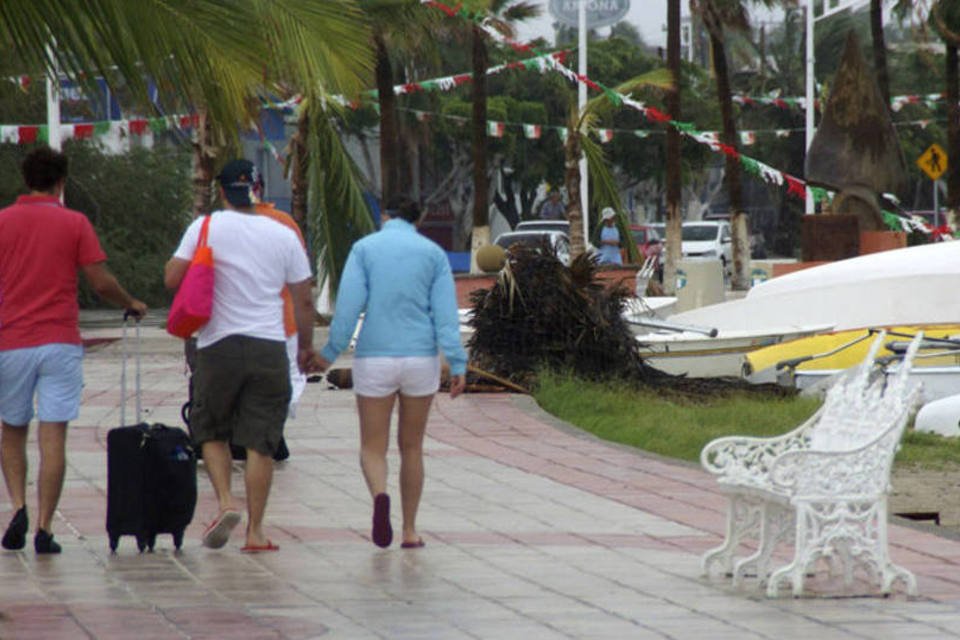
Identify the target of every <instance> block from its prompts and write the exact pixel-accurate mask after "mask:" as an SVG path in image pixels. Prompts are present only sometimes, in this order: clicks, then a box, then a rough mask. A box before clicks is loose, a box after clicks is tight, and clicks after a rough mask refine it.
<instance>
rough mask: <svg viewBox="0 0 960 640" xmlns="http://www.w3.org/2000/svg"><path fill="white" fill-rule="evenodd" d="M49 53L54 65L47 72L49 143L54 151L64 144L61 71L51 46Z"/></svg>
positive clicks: (48, 48) (48, 49)
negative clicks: (61, 111)
mask: <svg viewBox="0 0 960 640" xmlns="http://www.w3.org/2000/svg"><path fill="white" fill-rule="evenodd" d="M47 54H48V55H49V56H50V60H51V61H52V65H53V66H52V67H51V69H50V71H49V72H47V144H49V145H50V148H51V149H53V150H54V151H60V149H61V147H62V146H63V144H62V137H61V135H60V73H59V70H58V68H57V63H56V58H55V57H54V56H53V49H52V48H51V47H47Z"/></svg>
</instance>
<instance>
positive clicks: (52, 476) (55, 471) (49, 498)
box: [37, 422, 67, 533]
mask: <svg viewBox="0 0 960 640" xmlns="http://www.w3.org/2000/svg"><path fill="white" fill-rule="evenodd" d="M37 438H38V439H39V444H40V472H39V474H38V481H37V484H38V485H39V491H38V493H39V494H40V496H39V498H40V505H39V513H38V514H37V528H38V529H43V530H44V531H46V532H48V533H49V532H50V525H51V523H52V521H53V514H54V512H55V511H56V510H57V504H58V503H59V502H60V492H61V491H62V490H63V476H64V472H65V470H66V466H67V454H66V444H67V423H66V422H41V423H40V428H39V430H38V431H37Z"/></svg>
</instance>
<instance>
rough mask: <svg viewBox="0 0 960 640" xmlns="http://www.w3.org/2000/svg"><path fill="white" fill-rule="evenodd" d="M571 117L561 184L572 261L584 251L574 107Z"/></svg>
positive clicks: (576, 113)
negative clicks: (563, 186)
mask: <svg viewBox="0 0 960 640" xmlns="http://www.w3.org/2000/svg"><path fill="white" fill-rule="evenodd" d="M570 110H571V117H570V123H569V124H568V129H567V130H568V133H567V142H566V144H565V145H564V168H563V182H564V185H565V186H566V187H567V220H569V221H570V259H571V260H573V259H574V258H576V257H577V256H579V255H580V254H581V253H583V252H584V251H586V249H587V245H586V240H585V238H584V237H583V212H582V211H581V210H580V158H581V156H582V155H583V150H582V149H581V147H580V129H579V124H580V123H579V117H578V116H579V113H578V111H577V106H576V105H571V107H570Z"/></svg>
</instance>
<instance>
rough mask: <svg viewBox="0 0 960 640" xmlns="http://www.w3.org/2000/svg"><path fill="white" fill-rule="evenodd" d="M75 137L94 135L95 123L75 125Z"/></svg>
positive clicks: (79, 138)
mask: <svg viewBox="0 0 960 640" xmlns="http://www.w3.org/2000/svg"><path fill="white" fill-rule="evenodd" d="M73 137H74V138H77V139H78V140H83V139H85V138H92V137H93V123H92V122H91V123H86V124H75V125H73Z"/></svg>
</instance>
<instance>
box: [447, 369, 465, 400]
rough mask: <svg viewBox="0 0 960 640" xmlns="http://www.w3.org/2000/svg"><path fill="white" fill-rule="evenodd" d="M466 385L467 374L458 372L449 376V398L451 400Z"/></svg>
mask: <svg viewBox="0 0 960 640" xmlns="http://www.w3.org/2000/svg"><path fill="white" fill-rule="evenodd" d="M466 387H467V376H465V375H463V374H460V375H458V376H450V399H451V400H453V399H454V398H456V397H457V396H458V395H460V394H461V393H463V390H464V389H465V388H466Z"/></svg>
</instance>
